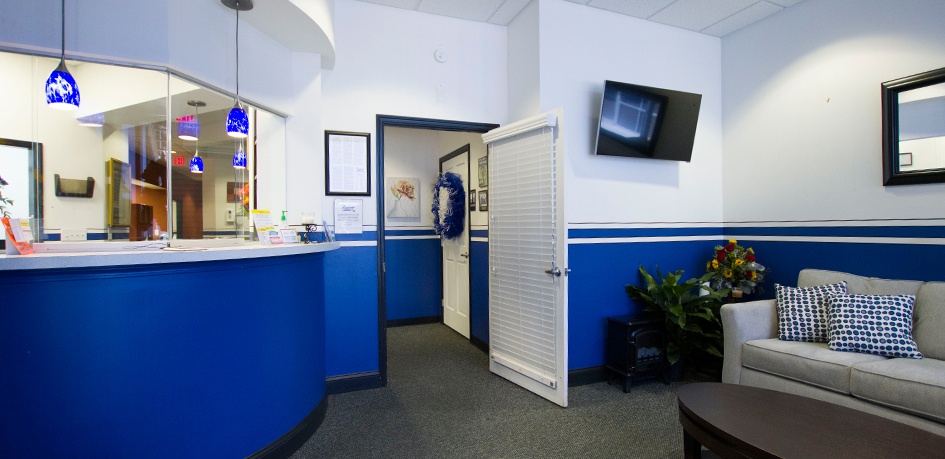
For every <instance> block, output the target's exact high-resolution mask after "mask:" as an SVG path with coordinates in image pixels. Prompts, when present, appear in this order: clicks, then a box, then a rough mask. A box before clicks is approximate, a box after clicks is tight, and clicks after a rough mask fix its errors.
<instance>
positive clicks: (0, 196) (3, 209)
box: [0, 177, 13, 218]
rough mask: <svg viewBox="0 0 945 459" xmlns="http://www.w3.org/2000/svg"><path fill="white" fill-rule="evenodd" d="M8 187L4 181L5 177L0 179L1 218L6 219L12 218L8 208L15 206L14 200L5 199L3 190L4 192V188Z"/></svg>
mask: <svg viewBox="0 0 945 459" xmlns="http://www.w3.org/2000/svg"><path fill="white" fill-rule="evenodd" d="M7 185H9V183H7V181H6V180H4V179H3V177H0V216H2V217H5V218H9V217H10V211H9V210H8V209H7V206H12V205H13V200H12V199H10V198H4V197H3V191H2V190H3V187H5V186H7Z"/></svg>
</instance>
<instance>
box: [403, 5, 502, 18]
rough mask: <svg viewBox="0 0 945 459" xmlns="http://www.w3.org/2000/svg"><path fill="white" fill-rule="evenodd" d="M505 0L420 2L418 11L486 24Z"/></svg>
mask: <svg viewBox="0 0 945 459" xmlns="http://www.w3.org/2000/svg"><path fill="white" fill-rule="evenodd" d="M503 1H504V0H475V1H456V0H420V6H418V7H417V11H423V12H425V13H431V14H438V15H441V16H451V17H454V18H460V19H469V20H471V21H479V22H486V21H488V20H489V18H491V17H492V14H493V13H495V12H496V10H498V9H499V6H501V5H502V2H503Z"/></svg>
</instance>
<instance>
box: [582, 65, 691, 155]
mask: <svg viewBox="0 0 945 459" xmlns="http://www.w3.org/2000/svg"><path fill="white" fill-rule="evenodd" d="M701 104H702V95H701V94H693V93H689V92H682V91H674V90H670V89H662V88H652V87H649V86H640V85H635V84H629V83H618V82H616V81H609V80H608V81H606V82H605V83H604V94H603V97H601V104H600V120H599V123H598V129H597V142H596V145H595V147H594V152H595V153H596V154H598V155H607V156H631V157H637V158H653V159H668V160H672V161H686V162H688V161H689V160H690V159H692V144H693V141H694V140H695V138H696V125H697V124H698V122H699V107H700V106H701Z"/></svg>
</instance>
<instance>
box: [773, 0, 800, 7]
mask: <svg viewBox="0 0 945 459" xmlns="http://www.w3.org/2000/svg"><path fill="white" fill-rule="evenodd" d="M767 1H769V2H771V3H774V4H775V5H778V6H784V7H788V6H794V5H797V4H798V3H801V0H767Z"/></svg>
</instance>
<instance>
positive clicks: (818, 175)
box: [722, 0, 945, 222]
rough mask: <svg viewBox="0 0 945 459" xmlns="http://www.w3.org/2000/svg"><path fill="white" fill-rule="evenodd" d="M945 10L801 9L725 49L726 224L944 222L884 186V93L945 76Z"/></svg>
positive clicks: (816, 3)
mask: <svg viewBox="0 0 945 459" xmlns="http://www.w3.org/2000/svg"><path fill="white" fill-rule="evenodd" d="M942 18H945V2H940V1H935V0H925V1H918V0H917V1H908V2H890V1H885V0H869V1H864V0H805V1H803V2H801V3H799V4H797V5H795V6H793V7H791V8H787V9H785V10H784V11H782V12H780V13H778V14H776V15H773V16H771V17H769V18H767V19H765V20H763V21H761V22H759V23H757V24H755V25H753V26H750V27H747V28H745V29H742V30H740V31H737V32H735V33H733V34H731V35H728V36H727V37H725V38H724V39H723V41H722V45H723V46H722V55H723V62H724V66H723V73H722V75H723V79H722V80H723V94H725V103H724V121H725V123H724V125H725V129H724V138H725V144H724V147H725V175H724V183H725V194H724V199H725V220H726V221H734V222H738V221H748V220H774V221H804V220H825V219H827V220H830V219H880V218H892V219H899V218H924V217H942V216H943V215H945V212H943V211H942V209H943V208H942V200H943V198H945V185H939V184H932V185H909V186H896V187H883V186H882V178H883V172H882V161H881V157H882V145H881V141H882V135H881V122H882V118H881V113H880V109H881V108H880V84H881V83H882V82H884V81H889V80H893V79H897V78H900V77H905V76H908V75H914V74H916V73H920V72H924V71H928V70H933V69H937V68H941V67H943V66H945V28H943V27H942V26H941V20H942Z"/></svg>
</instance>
